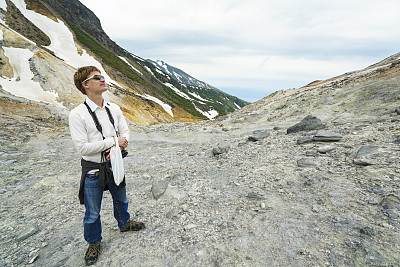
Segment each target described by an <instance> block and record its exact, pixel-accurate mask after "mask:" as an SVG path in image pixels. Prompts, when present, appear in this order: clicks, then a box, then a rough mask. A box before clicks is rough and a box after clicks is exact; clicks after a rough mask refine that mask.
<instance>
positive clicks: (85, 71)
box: [74, 66, 101, 95]
mask: <svg viewBox="0 0 400 267" xmlns="http://www.w3.org/2000/svg"><path fill="white" fill-rule="evenodd" d="M93 71H98V72H100V73H101V71H100V70H99V69H98V68H97V67H95V66H84V67H80V68H79V69H78V70H77V71H76V72H75V74H74V83H75V86H76V88H78V90H79V91H81V92H82V93H83V94H84V95H86V91H85V88H83V86H82V82H83V81H84V80H86V79H87V78H89V74H90V73H92V72H93Z"/></svg>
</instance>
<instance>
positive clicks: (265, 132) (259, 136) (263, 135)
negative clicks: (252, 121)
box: [248, 130, 270, 142]
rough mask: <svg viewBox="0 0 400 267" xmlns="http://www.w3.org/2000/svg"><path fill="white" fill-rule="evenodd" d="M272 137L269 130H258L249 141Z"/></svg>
mask: <svg viewBox="0 0 400 267" xmlns="http://www.w3.org/2000/svg"><path fill="white" fill-rule="evenodd" d="M269 135H270V132H269V131H268V130H257V131H254V132H253V135H251V136H249V138H248V140H249V141H253V142H256V141H259V140H261V139H265V138H267V137H268V136H269Z"/></svg>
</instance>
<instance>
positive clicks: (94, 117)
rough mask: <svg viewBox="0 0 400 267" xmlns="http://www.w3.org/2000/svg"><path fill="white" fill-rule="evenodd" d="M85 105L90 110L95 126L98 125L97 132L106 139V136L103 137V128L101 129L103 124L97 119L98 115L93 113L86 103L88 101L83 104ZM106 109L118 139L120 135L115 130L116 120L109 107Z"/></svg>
mask: <svg viewBox="0 0 400 267" xmlns="http://www.w3.org/2000/svg"><path fill="white" fill-rule="evenodd" d="M83 104H85V106H86V107H87V109H88V111H89V113H90V115H91V116H92V118H93V121H94V124H95V125H96V128H97V130H98V131H99V132H100V133H101V136H102V137H103V140H104V139H106V138H105V137H104V135H103V128H102V127H101V124H100V122H99V119H98V118H97V115H96V113H94V112H93V111H92V109H91V108H90V107H89V105H88V103H86V100H85V102H83ZM105 109H106V111H107V115H108V119H109V120H110V122H111V124H112V126H113V127H114V131H115V133H116V134H117V137H118V136H119V134H118V131H117V129H116V128H115V125H114V118H113V116H112V114H111V111H110V109H109V108H108V107H107V106H106V107H105Z"/></svg>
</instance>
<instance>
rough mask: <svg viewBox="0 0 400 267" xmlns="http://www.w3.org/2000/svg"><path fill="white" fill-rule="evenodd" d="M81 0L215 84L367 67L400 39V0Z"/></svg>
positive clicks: (124, 39) (144, 53) (143, 49)
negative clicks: (222, 81) (399, 12)
mask: <svg viewBox="0 0 400 267" xmlns="http://www.w3.org/2000/svg"><path fill="white" fill-rule="evenodd" d="M81 2H82V3H84V4H86V5H87V6H88V7H89V8H90V9H91V10H92V11H94V12H95V14H96V15H97V16H98V17H99V18H100V20H101V22H102V25H103V28H104V29H105V31H106V32H107V34H108V35H109V36H110V37H111V38H112V39H113V40H116V41H117V42H118V43H119V44H120V45H121V46H123V47H124V48H126V49H128V50H129V51H131V52H132V53H134V54H137V55H139V56H141V57H145V58H152V59H154V60H157V59H161V60H164V61H166V62H167V63H169V64H172V65H174V66H176V67H178V68H181V69H183V70H184V71H185V72H187V73H189V74H191V75H193V76H194V77H196V78H198V79H201V80H204V81H205V82H207V83H210V84H212V85H214V86H216V87H219V86H224V87H229V85H227V84H226V83H227V81H229V78H231V80H232V81H235V82H233V83H232V84H231V85H230V86H231V87H235V85H236V84H237V81H238V80H239V79H238V77H241V78H242V79H240V81H241V82H240V83H241V85H243V87H246V82H249V81H251V80H258V81H263V80H264V81H266V84H267V81H271V80H282V81H285V80H286V81H287V82H288V84H290V83H292V84H293V81H301V80H302V81H304V84H305V83H307V82H309V81H310V80H315V79H323V78H329V77H331V76H334V75H339V74H341V73H344V72H347V71H353V70H356V69H360V68H364V67H366V66H367V65H369V64H373V63H375V62H376V61H379V60H380V59H383V58H384V57H386V56H389V55H391V54H393V53H396V52H398V43H400V34H399V30H398V25H399V24H400V16H398V10H400V1H397V0H381V1H375V0H336V1H327V0H325V1H324V0H303V1H297V0H281V1H272V0H247V1H238V0H205V1H198V0H196V1H194V0H169V1H161V0H147V1H137V0H134V1H132V0H114V1H113V3H112V4H110V2H109V1H105V0H96V1H94V0H82V1H81ZM221 80H224V81H225V82H224V83H223V84H220V83H219V81H221ZM248 84H249V87H250V86H251V84H253V85H254V83H248ZM257 86H260V87H259V88H260V89H261V88H263V87H262V83H260V84H258V85H257ZM285 88H286V86H285V84H284V83H283V84H282V87H281V88H279V85H277V87H276V88H272V89H271V90H272V91H274V90H279V89H285ZM253 89H255V88H253Z"/></svg>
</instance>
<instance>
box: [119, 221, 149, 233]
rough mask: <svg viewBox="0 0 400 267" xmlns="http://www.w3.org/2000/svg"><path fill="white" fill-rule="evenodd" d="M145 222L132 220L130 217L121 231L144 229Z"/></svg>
mask: <svg viewBox="0 0 400 267" xmlns="http://www.w3.org/2000/svg"><path fill="white" fill-rule="evenodd" d="M144 227H145V226H144V223H142V222H135V221H131V220H130V219H128V220H127V221H126V225H125V226H124V227H122V228H120V231H121V232H127V231H140V230H142V229H144Z"/></svg>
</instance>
